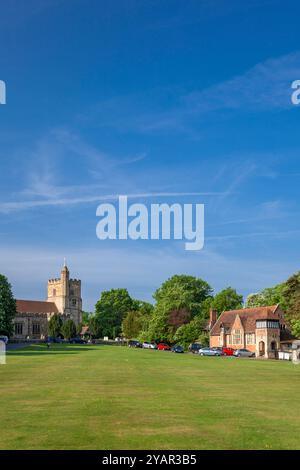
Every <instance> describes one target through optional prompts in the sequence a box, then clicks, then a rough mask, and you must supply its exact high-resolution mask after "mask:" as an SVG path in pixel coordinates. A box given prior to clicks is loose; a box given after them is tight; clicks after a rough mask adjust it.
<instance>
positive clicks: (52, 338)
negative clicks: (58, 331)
mask: <svg viewBox="0 0 300 470" xmlns="http://www.w3.org/2000/svg"><path fill="white" fill-rule="evenodd" d="M47 342H48V343H64V340H63V339H62V338H59V337H55V336H48V339H47Z"/></svg>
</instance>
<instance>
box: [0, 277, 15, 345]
mask: <svg viewBox="0 0 300 470" xmlns="http://www.w3.org/2000/svg"><path fill="white" fill-rule="evenodd" d="M16 313H17V311H16V301H15V299H14V296H13V293H12V290H11V285H10V284H9V282H8V280H7V278H6V277H5V276H3V275H2V274H0V334H2V335H6V336H11V335H12V334H13V319H14V318H15V316H16Z"/></svg>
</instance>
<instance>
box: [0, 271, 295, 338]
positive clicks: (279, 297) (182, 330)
mask: <svg viewBox="0 0 300 470" xmlns="http://www.w3.org/2000/svg"><path fill="white" fill-rule="evenodd" d="M153 298H154V301H155V302H154V305H152V304H150V303H148V302H144V301H142V300H137V299H133V298H132V297H131V296H130V295H129V293H128V291H127V289H111V290H109V291H104V292H102V294H101V297H100V299H99V301H98V302H97V303H96V306H95V312H94V313H93V314H91V313H86V312H84V315H83V324H84V325H88V326H89V330H90V332H91V334H92V336H93V337H94V338H100V337H103V336H108V337H110V338H115V337H117V336H120V335H123V336H125V337H126V338H137V339H140V340H143V341H166V342H169V343H175V342H178V343H181V344H183V345H186V344H188V343H190V342H192V341H195V340H198V339H200V340H201V341H202V342H205V341H207V329H206V326H207V320H208V317H209V310H210V308H213V309H215V310H216V311H217V312H218V314H220V313H221V312H222V311H224V310H232V309H237V308H242V307H243V296H242V295H240V294H238V293H237V292H236V290H235V289H233V288H232V287H227V288H226V289H223V290H222V291H220V292H219V293H217V294H215V295H214V293H213V289H212V287H211V286H210V285H209V284H208V283H207V282H206V281H204V280H203V279H200V278H197V277H194V276H188V275H175V276H173V277H171V278H170V279H168V280H167V281H165V282H164V283H163V284H162V285H161V286H160V287H159V288H158V289H157V290H156V291H155V292H154V295H153ZM274 304H280V306H281V308H282V309H283V310H284V312H285V315H286V319H287V321H288V322H289V323H290V325H291V326H292V328H293V332H294V334H295V335H296V336H300V271H299V272H298V273H296V274H294V275H293V276H291V277H290V278H289V279H288V280H287V281H286V282H284V283H282V284H278V285H276V286H274V287H271V288H266V289H263V290H262V291H261V292H259V293H256V294H250V295H249V296H248V297H247V299H246V302H245V306H246V307H256V306H265V305H274ZM15 315H16V302H15V299H14V297H13V294H12V290H11V286H10V284H9V282H8V280H7V278H6V277H5V276H3V275H0V334H6V335H8V336H11V335H12V333H13V319H14V317H15ZM79 329H81V325H79ZM79 329H78V328H77V329H76V326H75V324H74V322H73V321H72V320H67V321H65V322H62V320H61V317H60V316H58V315H55V316H54V317H52V319H51V321H50V322H49V334H50V335H51V336H59V335H62V336H64V337H65V338H67V339H69V338H71V337H73V336H75V335H76V334H78V333H79Z"/></svg>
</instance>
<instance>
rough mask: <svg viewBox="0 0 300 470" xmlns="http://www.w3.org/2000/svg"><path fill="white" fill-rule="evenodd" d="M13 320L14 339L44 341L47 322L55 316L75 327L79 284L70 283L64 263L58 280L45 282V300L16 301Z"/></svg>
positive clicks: (79, 305)
mask: <svg viewBox="0 0 300 470" xmlns="http://www.w3.org/2000/svg"><path fill="white" fill-rule="evenodd" d="M16 303H17V315H16V317H15V319H14V336H13V338H14V339H26V338H27V339H44V338H45V337H46V336H47V335H48V322H49V320H50V318H51V317H52V315H54V314H59V315H61V316H62V319H63V320H67V319H72V320H73V321H74V323H75V325H76V326H77V325H79V324H80V323H81V320H82V299H81V281H80V280H79V279H70V273H69V270H68V268H67V266H66V264H65V263H64V267H63V269H62V271H61V276H60V278H57V279H49V281H48V288H47V300H45V301H40V300H17V301H16Z"/></svg>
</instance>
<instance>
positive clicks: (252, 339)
mask: <svg viewBox="0 0 300 470" xmlns="http://www.w3.org/2000/svg"><path fill="white" fill-rule="evenodd" d="M246 344H255V334H254V333H247V334H246Z"/></svg>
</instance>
